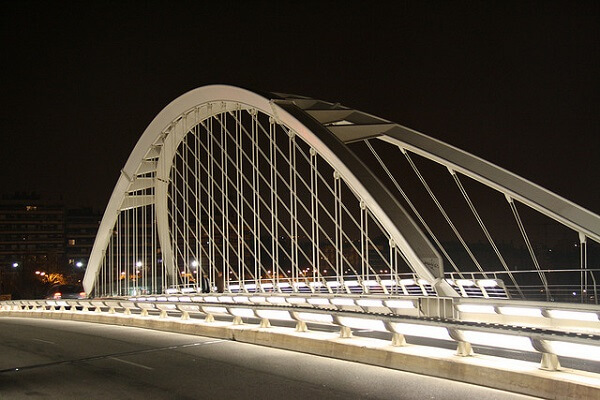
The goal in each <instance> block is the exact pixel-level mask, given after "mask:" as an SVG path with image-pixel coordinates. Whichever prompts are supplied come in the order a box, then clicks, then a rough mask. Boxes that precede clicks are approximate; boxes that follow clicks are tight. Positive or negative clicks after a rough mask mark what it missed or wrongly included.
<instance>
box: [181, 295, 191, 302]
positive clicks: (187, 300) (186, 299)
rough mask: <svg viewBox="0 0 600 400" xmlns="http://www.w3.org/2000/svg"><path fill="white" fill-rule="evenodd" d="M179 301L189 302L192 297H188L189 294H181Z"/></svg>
mask: <svg viewBox="0 0 600 400" xmlns="http://www.w3.org/2000/svg"><path fill="white" fill-rule="evenodd" d="M179 301H180V302H184V303H189V302H190V301H192V299H190V296H182V297H180V298H179Z"/></svg>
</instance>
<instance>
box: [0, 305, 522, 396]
mask: <svg viewBox="0 0 600 400" xmlns="http://www.w3.org/2000/svg"><path fill="white" fill-rule="evenodd" d="M465 398H470V399H499V400H502V399H532V397H528V396H521V395H516V394H512V393H506V392H501V391H498V390H494V389H488V388H483V387H480V386H475V385H469V384H465V383H459V382H453V381H448V380H444V379H439V378H432V377H427V376H421V375H417V374H411V373H406V372H401V371H395V370H391V369H386V368H380V367H374V366H368V365H362V364H357V363H352V362H347V361H341V360H334V359H329V358H325V357H318V356H312V355H307V354H301V353H295V352H289V351H285V350H279V349H271V348H266V347H261V346H255V345H250V344H245V343H238V342H232V341H224V340H220V339H212V338H206V337H200V336H191V335H182V334H176V333H165V332H158V331H152V330H146V329H139V328H129V327H117V326H111V325H101V324H92V323H83V322H73V321H56V320H42V319H26V318H5V317H3V318H0V399H2V400H4V399H15V400H18V399H61V400H64V399H104V400H107V399H109V400H113V399H286V400H287V399H290V400H291V399H303V400H307V399H419V400H422V399H460V400H463V399H465Z"/></svg>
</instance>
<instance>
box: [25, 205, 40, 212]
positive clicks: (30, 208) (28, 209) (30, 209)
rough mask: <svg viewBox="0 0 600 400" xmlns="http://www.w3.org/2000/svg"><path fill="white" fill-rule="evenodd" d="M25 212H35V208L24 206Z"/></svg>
mask: <svg viewBox="0 0 600 400" xmlns="http://www.w3.org/2000/svg"><path fill="white" fill-rule="evenodd" d="M25 210H27V211H35V210H37V206H25Z"/></svg>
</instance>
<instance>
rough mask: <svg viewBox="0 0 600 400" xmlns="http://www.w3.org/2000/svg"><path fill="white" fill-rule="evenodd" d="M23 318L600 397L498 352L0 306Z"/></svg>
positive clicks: (570, 376) (590, 386)
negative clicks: (222, 341) (171, 335)
mask: <svg viewBox="0 0 600 400" xmlns="http://www.w3.org/2000/svg"><path fill="white" fill-rule="evenodd" d="M1 316H7V317H26V318H50V319H62V320H73V321H82V322H96V323H103V324H112V325H123V326H133V327H138V328H147V329H154V330H161V331H168V332H176V333H185V334H190V335H198V336H208V337H214V338H220V339H228V340H235V341H239V342H243V343H251V344H256V345H261V346H269V347H275V348H280V349H286V350H292V351H298V352H303V353H309V354H314V355H319V356H325V357H331V358H337V359H342V360H347V361H354V362H359V363H363V364H371V365H376V366H381V367H386V368H393V369H398V370H402V371H408V372H413V373H418V374H423V375H429V376H435V377H439V378H446V379H452V380H456V381H461V382H467V383H472V384H476V385H481V386H487V387H491V388H496V389H500V390H506V391H510V392H516V393H522V394H526V395H530V396H537V397H543V398H546V399H600V374H594V373H590V372H584V371H574V370H569V369H565V368H561V369H560V370H558V371H544V370H541V369H540V368H539V364H537V363H531V362H524V361H516V360H508V359H504V358H499V357H491V356H483V355H474V356H471V357H460V356H457V355H455V352H454V351H452V350H445V349H440V348H432V347H424V346H414V345H408V346H402V347H398V346H393V345H392V343H391V342H389V341H383V340H378V339H369V338H361V337H352V338H341V337H340V335H339V333H337V332H332V333H324V332H312V331H308V332H301V331H300V332H299V331H297V330H296V329H294V328H280V327H268V328H260V327H258V326H257V325H248V324H244V325H234V324H232V323H228V322H220V321H216V322H204V321H201V320H195V319H193V320H181V319H174V318H166V319H165V318H158V317H144V318H140V317H138V316H133V315H123V314H98V313H91V312H88V313H84V312H69V311H54V312H40V311H0V317H1Z"/></svg>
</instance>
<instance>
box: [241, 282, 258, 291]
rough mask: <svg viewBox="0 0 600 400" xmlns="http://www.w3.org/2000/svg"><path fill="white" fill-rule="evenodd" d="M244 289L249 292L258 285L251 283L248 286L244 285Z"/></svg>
mask: <svg viewBox="0 0 600 400" xmlns="http://www.w3.org/2000/svg"><path fill="white" fill-rule="evenodd" d="M244 288H245V289H246V290H248V289H256V285H255V284H254V283H249V284H247V285H244Z"/></svg>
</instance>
